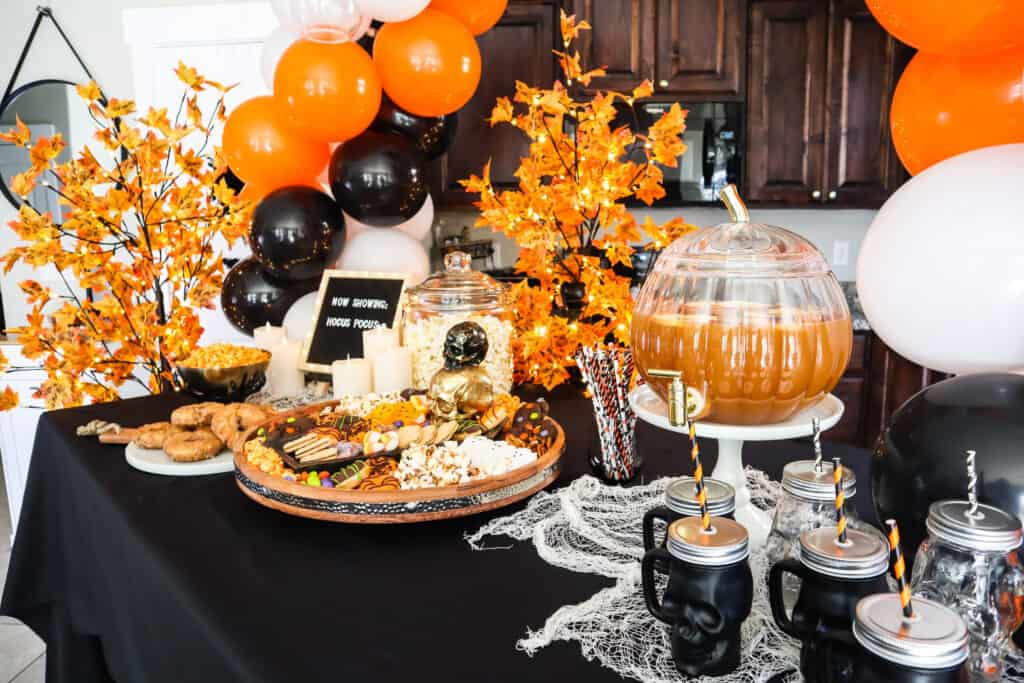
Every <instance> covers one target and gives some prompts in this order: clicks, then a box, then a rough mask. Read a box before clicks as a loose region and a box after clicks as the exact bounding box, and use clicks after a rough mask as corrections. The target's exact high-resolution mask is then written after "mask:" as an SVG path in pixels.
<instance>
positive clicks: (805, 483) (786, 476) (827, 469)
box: [782, 460, 857, 501]
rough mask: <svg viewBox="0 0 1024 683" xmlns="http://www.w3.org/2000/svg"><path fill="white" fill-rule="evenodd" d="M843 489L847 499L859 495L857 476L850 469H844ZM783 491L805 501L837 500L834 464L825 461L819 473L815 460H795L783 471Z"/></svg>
mask: <svg viewBox="0 0 1024 683" xmlns="http://www.w3.org/2000/svg"><path fill="white" fill-rule="evenodd" d="M843 488H844V490H845V492H846V497H847V499H849V498H853V497H854V496H855V495H856V494H857V475H856V474H854V473H853V470H851V469H850V468H849V467H844V468H843ZM782 490H783V491H785V492H786V493H788V494H790V495H793V496H796V497H797V498H803V499H805V500H814V501H830V500H835V497H836V485H835V483H834V482H833V481H832V463H830V462H825V461H823V462H822V463H821V471H820V472H819V471H818V470H816V469H814V461H813V460H794V461H793V462H791V463H789V464H788V465H786V466H785V467H784V468H783V469H782Z"/></svg>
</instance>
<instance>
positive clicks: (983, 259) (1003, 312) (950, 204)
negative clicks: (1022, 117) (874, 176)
mask: <svg viewBox="0 0 1024 683" xmlns="http://www.w3.org/2000/svg"><path fill="white" fill-rule="evenodd" d="M1022 190H1024V144H1014V145H1000V146H997V147H987V148H985V149H979V150H975V151H973V152H967V153H965V154H960V155H958V156H955V157H952V158H950V159H947V160H945V161H943V162H941V163H939V164H936V165H935V166H932V167H931V168H929V169H927V170H926V171H924V172H923V173H921V174H919V175H917V176H915V177H914V178H913V179H911V180H910V181H909V182H908V183H907V184H906V185H904V186H903V187H902V188H900V189H899V190H898V191H897V192H896V193H895V194H893V195H892V197H890V198H889V201H887V202H886V203H885V205H884V206H882V209H881V210H880V211H879V212H878V215H877V216H876V217H875V220H874V221H873V222H872V224H871V227H870V229H869V230H868V232H867V235H866V236H865V238H864V244H863V245H862V246H861V251H860V257H859V258H858V260H857V290H858V293H859V294H860V300H861V304H862V305H863V307H864V313H865V315H866V316H867V318H868V322H870V323H871V327H872V329H873V330H874V331H875V332H876V333H877V334H878V336H879V337H881V338H882V340H883V341H885V343H886V344H888V345H889V346H890V347H891V348H892V349H893V350H894V351H896V352H897V353H899V354H901V355H903V356H905V357H907V358H909V359H910V360H912V361H914V362H915V363H918V364H920V365H923V366H925V367H927V368H932V369H935V370H940V371H942V372H950V373H957V374H961V373H969V372H986V371H1001V370H1009V369H1012V368H1019V367H1022V366H1024V314H1022V311H1024V223H1022V221H1021V209H1020V201H1021V198H1020V194H1021V191H1022Z"/></svg>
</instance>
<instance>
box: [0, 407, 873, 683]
mask: <svg viewBox="0 0 1024 683" xmlns="http://www.w3.org/2000/svg"><path fill="white" fill-rule="evenodd" d="M184 400H185V399H184V398H182V397H175V396H171V397H157V398H146V399H138V400H132V401H124V402H121V403H116V404H108V405H101V406H93V407H87V408H78V409H74V410H65V411H58V412H51V413H46V414H44V415H43V417H42V419H41V420H40V423H39V429H38V432H37V434H36V441H35V447H34V451H33V455H32V465H31V468H30V470H29V477H28V489H27V491H26V494H25V499H24V506H23V508H22V512H21V522H20V525H19V527H18V533H17V538H16V542H15V545H14V549H13V551H12V554H11V566H10V571H9V575H8V579H7V585H6V588H5V590H4V595H3V601H2V603H0V612H2V613H3V614H7V615H11V616H14V617H18V618H20V619H22V620H23V621H25V622H26V623H27V624H28V625H29V626H31V627H32V629H33V630H35V631H36V633H38V634H39V635H40V636H41V637H42V638H43V639H44V640H45V641H46V642H47V646H48V650H47V680H48V681H73V682H74V683H82V682H86V681H107V680H116V681H119V682H120V683H139V682H145V683H150V682H153V683H158V682H161V681H168V682H173V683H183V682H185V681H201V682H203V683H227V682H231V681H261V682H262V681H273V682H275V683H276V682H279V681H303V682H307V681H359V682H361V683H363V682H370V681H399V680H446V681H531V682H537V681H577V680H584V679H585V680H588V681H613V680H620V679H619V677H618V676H616V675H615V674H614V673H613V672H611V671H609V670H607V669H604V668H602V667H601V666H600V665H598V664H597V663H593V662H587V661H585V660H584V659H583V658H582V657H581V655H580V651H579V648H578V646H576V645H575V644H568V643H559V644H556V645H553V646H551V647H548V648H546V649H544V650H542V651H540V652H539V653H538V654H537V655H536V656H535V657H533V658H531V657H528V656H527V655H525V654H523V653H522V652H518V651H516V649H515V643H516V640H517V639H518V638H520V637H521V636H523V634H524V633H525V631H526V629H527V628H528V627H532V628H538V627H540V626H541V625H543V623H544V621H545V619H547V617H548V616H550V615H551V614H552V613H553V612H554V611H555V610H556V609H558V608H559V607H561V606H562V605H566V604H570V603H576V602H580V601H582V600H585V599H587V598H589V597H590V596H591V595H593V594H594V593H595V592H596V591H597V590H599V589H601V588H603V587H605V586H607V585H610V581H609V580H607V579H604V578H601V577H598V576H592V575H586V574H577V573H573V572H569V571H566V570H563V569H558V568H556V567H552V566H550V565H548V564H547V563H545V562H544V561H543V560H541V559H540V558H539V557H538V556H537V553H536V551H535V550H534V548H533V546H532V544H531V543H529V542H523V543H515V544H514V545H513V547H512V549H511V550H506V551H501V550H494V551H489V552H474V551H473V550H471V549H470V547H469V546H468V545H467V543H466V541H465V540H464V538H463V535H464V534H465V533H466V532H467V531H474V530H476V529H477V528H479V527H480V525H481V524H483V523H484V522H486V521H487V520H489V519H491V518H492V517H494V516H496V515H503V514H507V513H508V512H509V511H511V510H517V509H520V508H521V507H522V505H523V504H522V503H521V504H519V505H518V506H514V507H512V508H506V509H505V510H499V511H496V512H493V513H490V514H485V515H480V516H477V517H470V518H465V519H460V520H450V521H446V522H436V523H429V524H416V525H397V526H348V525H338V524H330V523H325V522H316V521H312V520H305V519H298V518H294V517H289V516H286V515H284V514H281V513H279V512H275V511H272V510H268V509H265V508H262V507H260V506H258V505H257V504H255V503H253V502H252V501H250V500H249V499H248V498H246V497H245V496H243V495H242V493H241V492H240V491H239V490H238V489H237V487H236V485H235V482H234V479H233V476H232V475H231V474H223V475H215V476H208V477H195V478H171V477H161V476H154V475H149V474H144V473H142V472H138V471H136V470H134V469H132V468H131V467H129V466H128V465H127V463H126V462H125V459H124V455H123V448H121V447H115V446H103V445H100V444H99V443H97V441H96V440H95V439H92V438H89V439H86V438H79V437H76V436H75V433H74V431H75V427H76V426H78V425H80V424H82V423H84V422H87V421H88V420H91V419H94V418H101V419H106V420H114V421H118V422H121V423H122V424H126V425H133V424H141V423H143V422H150V421H155V420H158V419H166V416H167V414H168V412H169V411H170V410H171V409H172V408H174V407H176V406H177V405H179V404H180V403H182V402H184ZM552 414H553V416H554V417H555V418H556V419H558V420H559V421H560V422H561V423H562V424H563V425H564V426H565V430H566V434H567V435H568V449H567V452H566V455H565V457H564V461H563V462H564V468H563V473H562V476H561V479H560V480H559V481H558V482H557V484H556V485H555V486H562V485H565V484H566V483H568V482H569V481H571V480H572V479H575V478H576V477H579V476H580V475H582V474H584V473H587V472H588V471H589V467H588V465H587V462H588V455H589V453H590V451H591V449H594V448H596V447H597V443H596V433H595V427H594V421H593V414H592V412H591V410H590V407H589V404H588V402H586V401H584V400H582V399H573V400H558V401H552ZM638 441H639V446H638V447H639V449H640V451H641V452H642V453H643V455H644V456H645V457H646V459H647V466H646V468H645V470H644V478H645V479H648V480H649V479H651V478H653V477H656V476H661V475H666V474H679V473H682V472H684V471H686V470H687V469H688V450H687V449H686V448H685V444H684V443H681V442H680V441H679V440H678V439H676V438H674V437H673V436H672V435H670V434H668V433H665V432H660V431H658V430H656V429H653V428H650V427H647V426H646V425H641V427H640V430H639V433H638ZM702 449H703V450H702V452H703V453H705V454H706V467H707V468H708V471H710V469H711V468H712V467H713V466H714V462H715V458H716V456H715V444H714V442H703V443H702ZM809 454H810V448H809V445H808V444H806V443H798V442H777V443H762V444H757V443H748V444H747V445H746V446H745V459H746V462H747V463H748V464H751V465H754V466H757V467H760V468H762V469H764V470H765V471H767V472H768V473H769V474H770V475H771V476H772V477H773V478H777V477H779V476H780V474H781V470H782V465H783V464H784V463H785V462H786V461H788V460H790V459H793V458H795V457H807V456H809ZM828 455H829V456H837V455H838V456H842V457H843V458H844V462H846V463H847V464H848V465H849V466H851V467H853V469H854V470H855V471H856V472H857V475H858V477H859V479H860V481H861V486H860V493H859V495H858V496H857V497H856V498H855V501H854V502H855V503H856V505H857V507H858V508H859V510H860V512H861V514H862V516H865V517H866V518H868V515H869V514H870V513H869V512H868V508H869V507H870V505H869V499H870V496H869V495H868V494H869V491H868V482H869V478H868V469H867V468H868V467H869V460H868V454H867V452H866V451H863V450H858V449H853V448H849V447H842V446H829V447H828ZM870 518H871V519H873V516H872V517H870ZM493 543H494V542H493V541H492V544H493ZM497 544H501V541H500V539H498V540H497Z"/></svg>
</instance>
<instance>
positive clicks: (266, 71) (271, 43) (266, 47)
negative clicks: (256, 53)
mask: <svg viewBox="0 0 1024 683" xmlns="http://www.w3.org/2000/svg"><path fill="white" fill-rule="evenodd" d="M300 37H301V35H300V34H298V33H295V32H293V31H290V30H288V29H286V28H285V27H284V26H278V27H277V28H275V29H274V30H273V32H271V34H270V35H269V36H267V39H266V40H264V41H263V51H262V53H261V54H260V71H261V72H262V73H263V82H264V83H266V84H267V87H268V88H270V89H271V90H273V89H274V69H276V68H277V63H278V62H279V61H281V55H283V54H284V51H285V50H287V49H288V48H289V47H291V45H292V43H294V42H295V41H296V40H298V39H299V38H300Z"/></svg>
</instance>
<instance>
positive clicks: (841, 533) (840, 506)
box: [832, 458, 846, 543]
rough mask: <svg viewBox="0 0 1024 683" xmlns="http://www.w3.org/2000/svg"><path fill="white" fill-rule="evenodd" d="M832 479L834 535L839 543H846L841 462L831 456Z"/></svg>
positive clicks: (844, 497) (844, 495)
mask: <svg viewBox="0 0 1024 683" xmlns="http://www.w3.org/2000/svg"><path fill="white" fill-rule="evenodd" d="M832 480H833V481H834V482H835V485H836V535H837V536H838V537H839V542H840V543H846V506H845V505H844V503H845V502H846V491H845V490H844V488H843V463H842V462H840V459H839V458H832Z"/></svg>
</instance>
